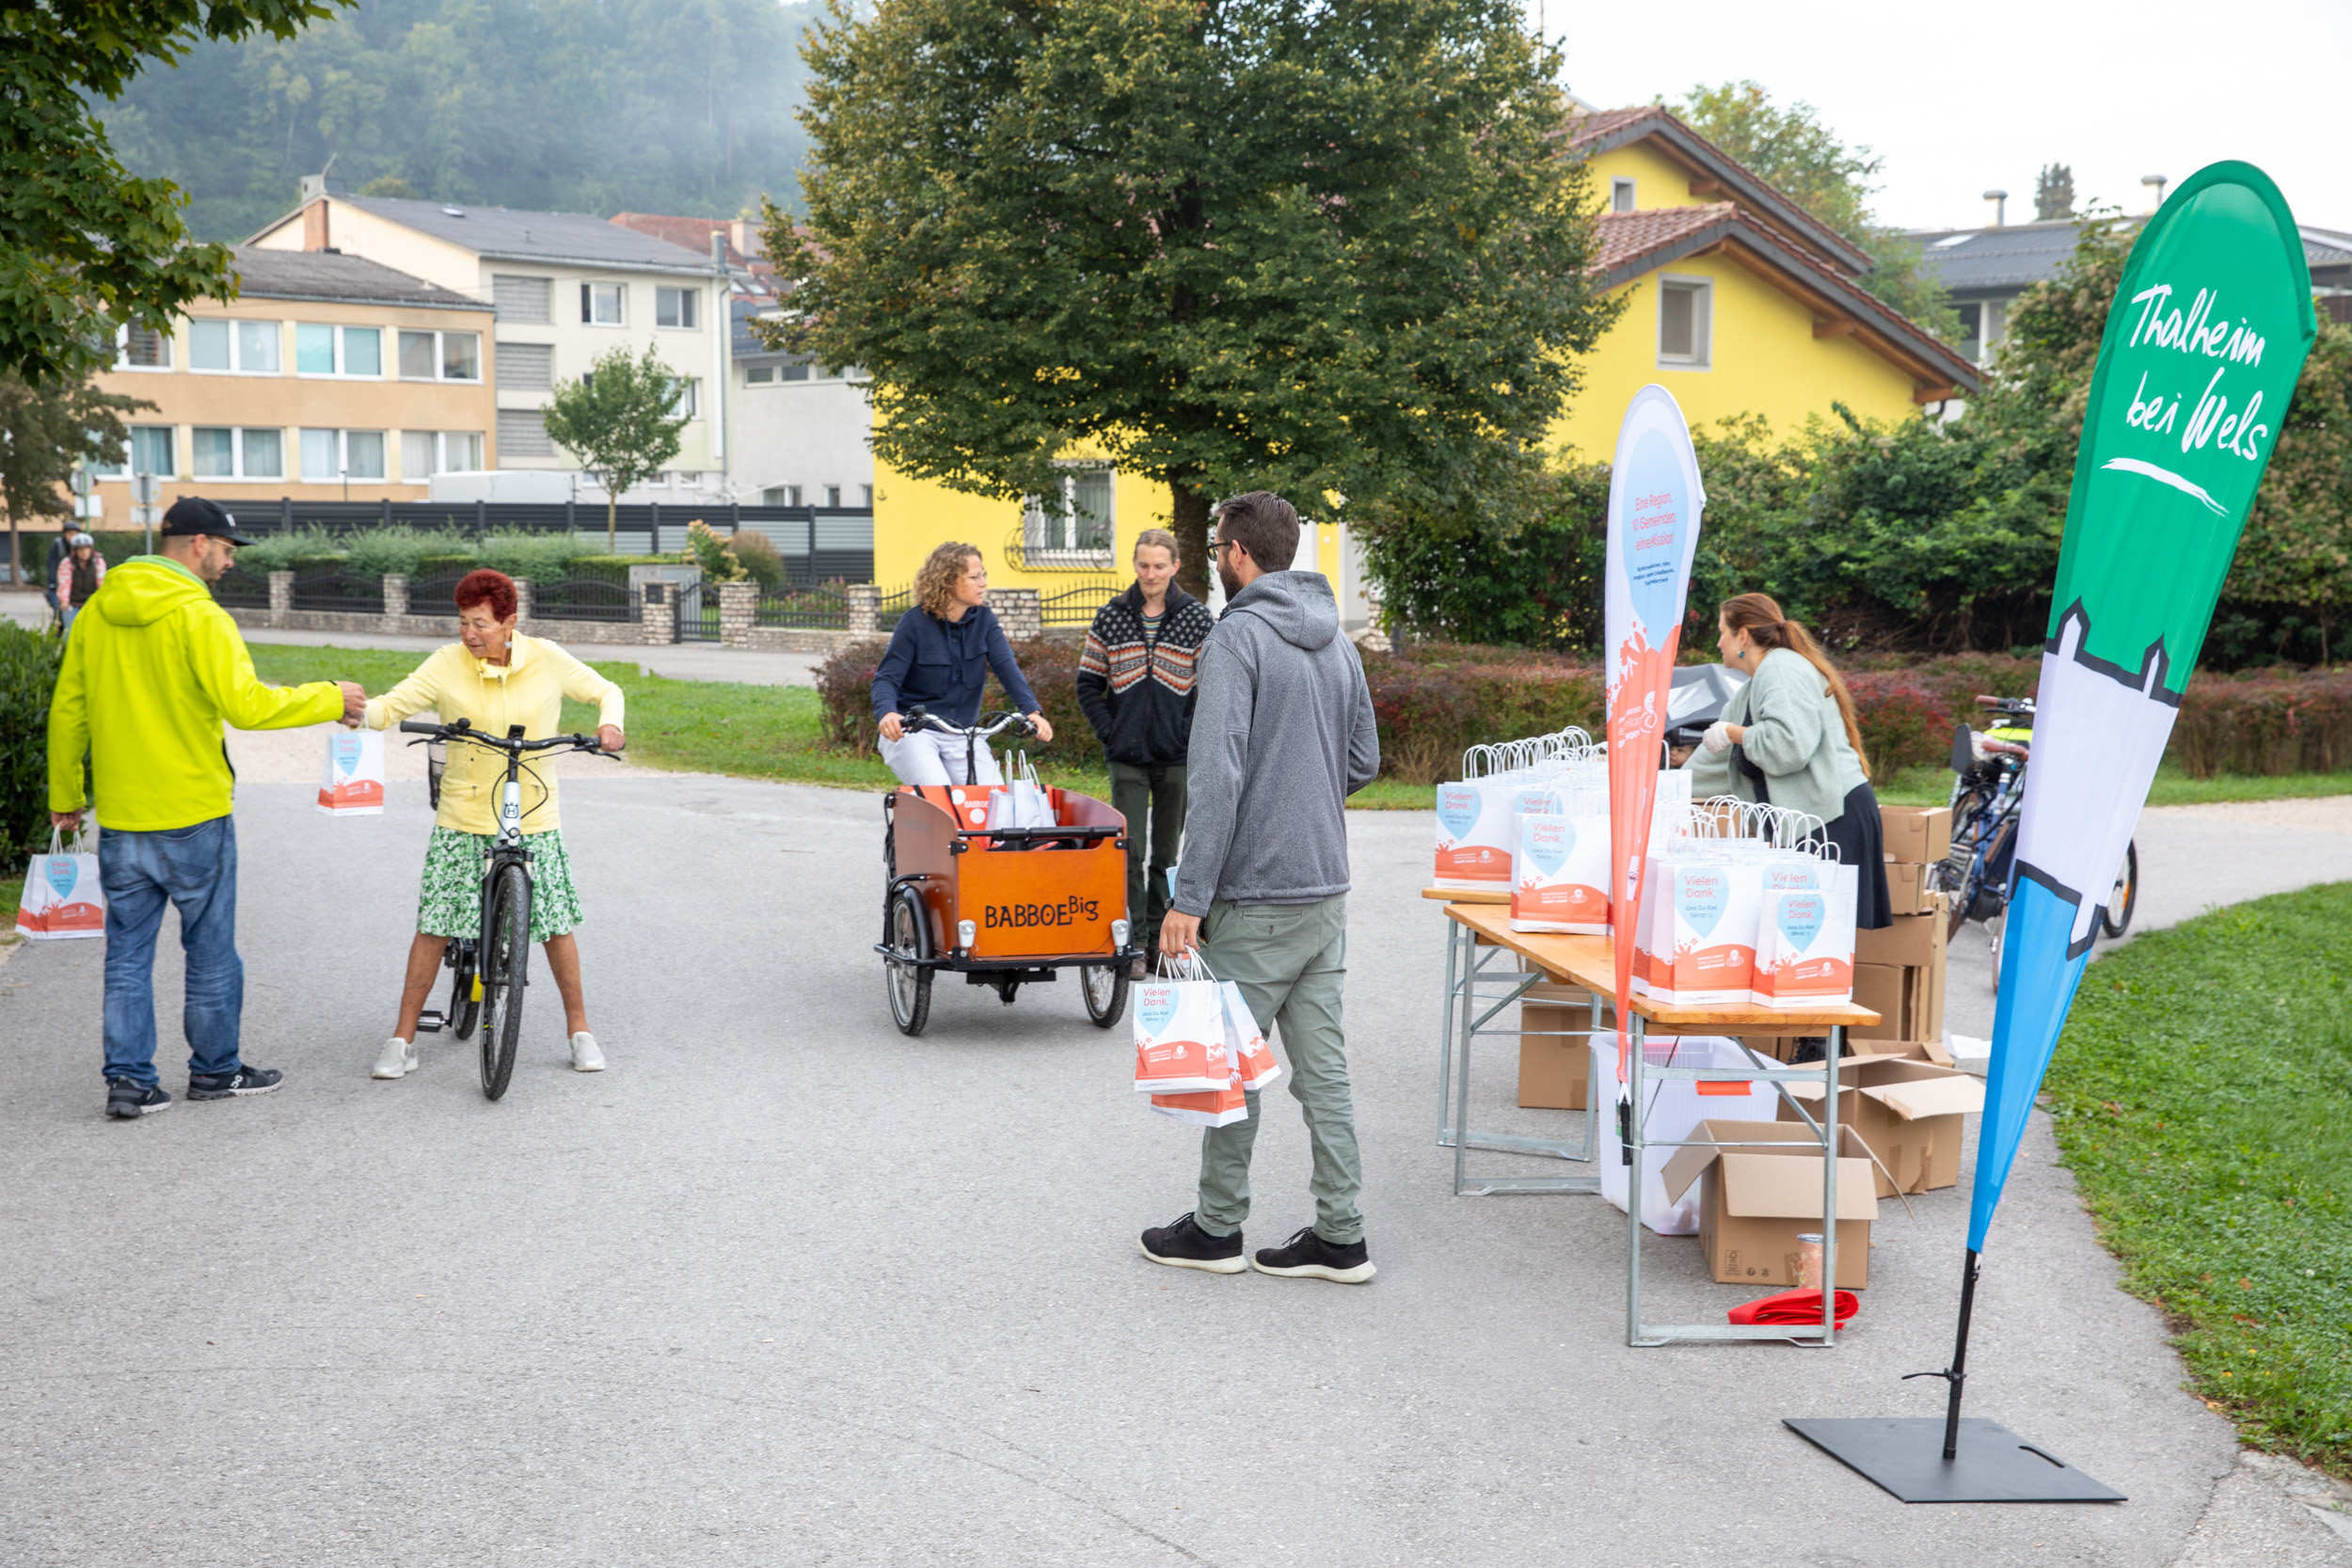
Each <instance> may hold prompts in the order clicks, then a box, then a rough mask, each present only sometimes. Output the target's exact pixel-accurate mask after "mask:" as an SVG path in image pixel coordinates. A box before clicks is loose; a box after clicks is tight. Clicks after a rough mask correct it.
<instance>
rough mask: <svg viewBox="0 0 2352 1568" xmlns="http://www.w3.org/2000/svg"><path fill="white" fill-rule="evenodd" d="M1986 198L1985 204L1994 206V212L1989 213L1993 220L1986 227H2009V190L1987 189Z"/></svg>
mask: <svg viewBox="0 0 2352 1568" xmlns="http://www.w3.org/2000/svg"><path fill="white" fill-rule="evenodd" d="M1984 199H1985V204H1986V205H1987V206H1989V207H1991V208H1992V212H1991V213H1990V214H1987V215H1988V216H1990V217H1991V218H1992V219H1993V221H1992V222H1991V223H1990V224H1988V225H1986V227H1987V228H1991V229H2004V228H2007V227H2008V225H2009V192H2007V191H1987V192H1985V193H1984Z"/></svg>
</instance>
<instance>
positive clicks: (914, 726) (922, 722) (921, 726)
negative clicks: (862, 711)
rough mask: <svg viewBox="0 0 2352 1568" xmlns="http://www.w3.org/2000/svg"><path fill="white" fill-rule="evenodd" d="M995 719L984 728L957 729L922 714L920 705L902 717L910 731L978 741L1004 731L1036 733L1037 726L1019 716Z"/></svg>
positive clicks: (978, 726)
mask: <svg viewBox="0 0 2352 1568" xmlns="http://www.w3.org/2000/svg"><path fill="white" fill-rule="evenodd" d="M980 717H981V718H982V719H986V718H988V717H989V715H987V714H985V713H983V714H981V715H980ZM995 717H996V722H994V723H993V724H989V725H985V726H983V725H979V724H974V725H972V726H971V727H969V728H968V729H967V728H958V727H957V726H956V725H954V724H950V723H948V722H947V721H946V720H945V719H942V718H940V717H939V716H938V715H937V714H935V713H926V712H924V711H923V709H922V707H921V705H915V706H914V707H911V708H909V709H907V711H906V713H905V715H904V718H905V720H906V726H907V728H909V729H911V730H937V731H939V732H940V734H942V735H961V736H971V737H973V738H975V739H978V740H987V739H989V738H991V737H992V736H997V735H1001V734H1002V733H1004V732H1005V731H1006V730H1012V731H1015V732H1017V733H1019V734H1021V735H1034V734H1036V733H1037V726H1036V725H1035V724H1033V723H1031V722H1030V721H1029V720H1028V719H1027V718H1025V716H1023V715H1021V714H1018V713H999V714H997V715H996V716H995Z"/></svg>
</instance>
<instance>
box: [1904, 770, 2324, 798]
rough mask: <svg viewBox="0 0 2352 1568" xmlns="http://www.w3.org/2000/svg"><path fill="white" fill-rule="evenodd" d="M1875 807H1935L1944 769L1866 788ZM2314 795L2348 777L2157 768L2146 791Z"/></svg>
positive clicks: (1948, 792)
mask: <svg viewBox="0 0 2352 1568" xmlns="http://www.w3.org/2000/svg"><path fill="white" fill-rule="evenodd" d="M1871 787H1872V789H1873V791H1874V792H1875V793H1876V794H1877V796H1878V798H1879V800H1880V801H1881V803H1883V804H1885V805H1890V806H1940V805H1942V804H1944V802H1945V801H1947V800H1950V799H1951V798H1952V772H1951V769H1950V768H1904V769H1903V770H1902V771H1901V772H1899V773H1897V774H1896V775H1894V777H1892V778H1890V779H1885V780H1882V781H1879V782H1877V783H1875V784H1872V786H1871ZM2316 795H2352V773H2280V774H2274V775H2270V776H2267V777H2260V778H2253V777H2248V776H2246V775H2243V774H2237V773H2224V774H2222V775H2221V776H2220V777H2219V778H2214V779H2192V778H2190V777H2189V776H2188V775H2187V774H2185V773H2184V772H2182V771H2181V770H2180V769H2179V768H2158V769H2157V770H2156V782H2155V784H2153V786H2151V787H2150V789H2149V791H2148V803H2149V804H2150V805H2152V806H2201V805H2208V804H2212V803H2214V802H2216V801H2222V800H2305V799H2308V798H2310V797H2312V796H2316Z"/></svg>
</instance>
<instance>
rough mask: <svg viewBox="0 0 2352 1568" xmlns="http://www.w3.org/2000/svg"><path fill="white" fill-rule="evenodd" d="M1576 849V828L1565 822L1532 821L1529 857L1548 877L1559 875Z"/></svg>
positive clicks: (1529, 834) (1529, 825)
mask: <svg viewBox="0 0 2352 1568" xmlns="http://www.w3.org/2000/svg"><path fill="white" fill-rule="evenodd" d="M1575 851H1576V830H1575V829H1574V828H1573V827H1570V826H1569V825H1568V824H1567V823H1565V822H1530V823H1529V824H1528V825H1527V858H1528V859H1529V860H1531V861H1534V863H1535V869H1536V870H1538V871H1540V872H1542V873H1543V874H1544V875H1545V876H1547V877H1552V876H1557V875H1558V874H1559V871H1560V868H1561V867H1562V866H1564V865H1565V864H1567V863H1568V857H1569V856H1570V855H1571V854H1573V853H1575Z"/></svg>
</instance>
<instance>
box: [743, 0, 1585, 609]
mask: <svg viewBox="0 0 2352 1568" xmlns="http://www.w3.org/2000/svg"><path fill="white" fill-rule="evenodd" d="M805 54H806V55H807V58H808V63H809V67H810V71H811V73H812V76H811V85H810V88H809V107H808V109H807V110H806V111H805V112H804V114H803V123H804V124H805V125H806V127H807V129H808V132H809V135H810V138H811V142H812V147H813V152H812V157H811V161H810V164H809V166H808V167H807V169H806V170H805V171H804V172H803V176H802V189H803V195H804V197H805V198H806V203H807V211H808V222H807V226H806V229H805V230H803V229H801V228H799V227H796V226H795V225H793V224H792V223H790V222H788V221H787V219H786V217H785V215H784V214H782V213H781V212H780V211H778V210H777V208H776V207H774V206H773V205H772V204H771V205H769V206H768V207H767V208H766V231H767V238H768V245H769V248H770V252H771V254H772V255H774V256H775V257H776V258H777V264H778V266H779V268H780V269H781V270H782V271H783V272H784V273H785V274H786V276H787V277H801V278H803V279H805V281H804V282H803V284H802V285H801V288H800V290H799V292H798V293H797V294H796V295H795V305H796V307H797V309H798V313H797V314H796V316H795V317H794V318H793V319H791V320H789V321H787V322H785V323H782V324H778V325H777V326H776V327H775V328H774V329H772V333H771V336H772V341H778V342H780V343H782V344H783V345H785V346H787V347H790V348H793V349H795V350H799V351H803V352H807V353H810V354H812V355H814V356H816V357H817V358H818V359H819V360H821V361H822V362H824V363H826V364H830V365H859V366H863V367H865V368H866V372H867V373H868V374H869V375H870V376H871V377H872V387H873V393H872V395H873V400H874V408H875V416H876V422H875V430H874V449H875V452H876V455H877V456H879V457H881V458H882V459H883V460H884V461H886V462H888V463H889V464H891V465H892V466H893V467H897V468H898V469H900V470H901V471H903V472H906V473H909V474H912V475H914V476H916V477H919V478H925V479H931V480H936V481H938V482H940V483H945V484H946V485H948V486H950V487H952V488H955V489H959V490H962V491H966V492H969V493H974V494H978V495H985V496H993V497H1001V498H1005V499H1012V498H1016V497H1021V496H1025V495H1034V496H1039V497H1041V498H1045V504H1048V505H1054V504H1058V498H1059V496H1060V495H1061V492H1062V486H1061V485H1060V484H1059V483H1057V473H1056V468H1055V464H1056V461H1057V459H1058V458H1061V457H1063V456H1065V455H1066V454H1075V453H1076V452H1079V451H1084V452H1085V453H1087V454H1088V455H1090V456H1092V455H1099V456H1106V457H1108V458H1110V459H1111V460H1112V461H1114V462H1115V463H1117V464H1118V465H1119V466H1120V467H1123V468H1127V469H1130V470H1133V471H1137V472H1140V473H1143V474H1146V475H1148V476H1151V477H1152V478H1153V479H1155V480H1157V481H1159V482H1161V483H1166V484H1167V485H1168V491H1169V508H1170V513H1171V516H1172V520H1173V524H1174V528H1175V531H1176V533H1177V537H1178V539H1179V541H1180V542H1181V544H1182V546H1183V555H1184V574H1185V578H1184V580H1185V584H1186V586H1187V587H1188V588H1191V589H1192V590H1193V591H1195V592H1200V591H1201V590H1202V589H1204V588H1205V586H1206V554H1207V551H1206V543H1207V531H1208V510H1209V503H1210V499H1211V497H1212V496H1214V495H1217V494H1222V493H1229V492H1232V491H1234V490H1243V489H1253V488H1260V487H1263V488H1268V489H1276V490H1280V491H1282V492H1284V493H1286V494H1288V495H1289V496H1291V497H1292V498H1293V499H1295V500H1298V501H1300V502H1302V503H1303V504H1304V507H1305V509H1306V510H1308V511H1310V512H1319V511H1321V510H1322V506H1323V504H1324V503H1325V502H1329V503H1330V504H1332V505H1337V504H1340V503H1339V501H1338V500H1337V499H1334V498H1337V497H1345V498H1351V500H1350V501H1349V504H1351V505H1356V504H1362V503H1364V502H1367V501H1372V500H1375V499H1380V498H1383V497H1391V496H1396V495H1400V494H1404V493H1406V492H1414V493H1419V494H1422V495H1423V496H1426V497H1428V498H1431V499H1436V500H1440V501H1442V500H1445V499H1449V498H1452V499H1459V498H1460V497H1461V496H1463V495H1466V494H1469V493H1471V492H1472V491H1473V490H1474V489H1475V488H1476V487H1477V486H1479V485H1481V484H1483V483H1488V482H1490V481H1491V480H1492V479H1493V477H1494V476H1495V475H1497V474H1509V473H1512V472H1515V471H1519V470H1523V469H1525V468H1526V467H1530V466H1532V465H1533V464H1534V462H1535V454H1536V451H1537V446H1538V443H1540V441H1541V440H1542V438H1543V436H1544V435H1545V433H1546V431H1547V430H1548V428H1549V425H1550V424H1551V422H1552V420H1553V419H1554V417H1555V416H1556V415H1557V413H1558V411H1559V409H1560V408H1561V406H1562V404H1564V403H1565V400H1566V398H1567V397H1568V395H1569V394H1570V393H1571V392H1572V391H1573V389H1574V388H1575V387H1576V384H1577V374H1578V372H1577V368H1576V356H1577V355H1579V354H1581V353H1582V352H1584V351H1586V350H1589V349H1590V348H1591V347H1592V346H1593V345H1594V344H1595V342H1596V341H1597V340H1598V338H1599V336H1600V334H1601V333H1602V331H1603V330H1605V329H1606V327H1607V325H1609V323H1610V322H1611V321H1613V319H1614V316H1615V312H1616V310H1617V309H1619V307H1618V306H1617V304H1616V303H1615V302H1613V301H1607V300H1603V299H1601V298H1600V297H1598V296H1597V293H1596V292H1595V289H1594V285H1593V283H1592V281H1591V279H1590V277H1588V275H1587V272H1586V268H1587V266H1588V265H1589V263H1590V262H1591V261H1592V260H1593V259H1594V256H1595V254H1596V243H1597V242H1596V240H1595V235H1594V227H1593V222H1592V216H1591V214H1592V212H1593V210H1594V209H1595V208H1596V207H1597V203H1595V202H1593V201H1592V200H1590V199H1589V198H1588V196H1587V187H1586V176H1585V173H1584V171H1583V169H1582V167H1581V165H1579V164H1577V163H1575V162H1573V161H1570V160H1568V159H1566V158H1564V157H1563V156H1562V155H1561V153H1560V150H1559V149H1560V148H1561V146H1562V145H1563V142H1564V135H1563V133H1564V126H1565V118H1564V111H1565V98H1564V96H1563V95H1562V93H1561V92H1560V91H1559V89H1558V88H1557V87H1555V86H1553V85H1552V76H1553V74H1554V72H1555V71H1556V68H1557V65H1558V60H1557V56H1556V55H1553V54H1552V53H1551V52H1549V51H1548V50H1545V49H1543V48H1541V47H1539V46H1538V45H1537V44H1536V43H1535V42H1534V40H1532V39H1531V38H1530V37H1529V36H1528V33H1527V30H1526V28H1525V26H1524V24H1522V22H1521V19H1520V16H1519V12H1518V7H1517V6H1516V5H1514V4H1512V3H1511V0H1391V3H1389V4H1385V5H1381V6H1376V7H1375V6H1347V7H1300V6H1295V5H1291V4H1288V3H1285V0H1056V3H1050V4H1049V3H1046V0H1012V3H1010V4H1005V3H1001V0H893V3H892V4H890V5H887V6H882V7H880V8H877V9H876V10H875V11H874V12H873V14H871V15H870V16H866V17H864V18H862V19H861V18H860V17H858V16H856V15H854V14H853V13H852V12H851V10H850V8H849V6H848V0H835V5H834V10H833V12H832V21H831V22H830V24H828V25H827V26H825V27H824V28H823V29H822V31H821V32H819V33H818V34H816V35H815V36H814V37H813V38H812V39H811V40H810V41H809V42H808V44H807V45H806V46H805ZM757 329H758V327H757V325H755V330H757Z"/></svg>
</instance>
